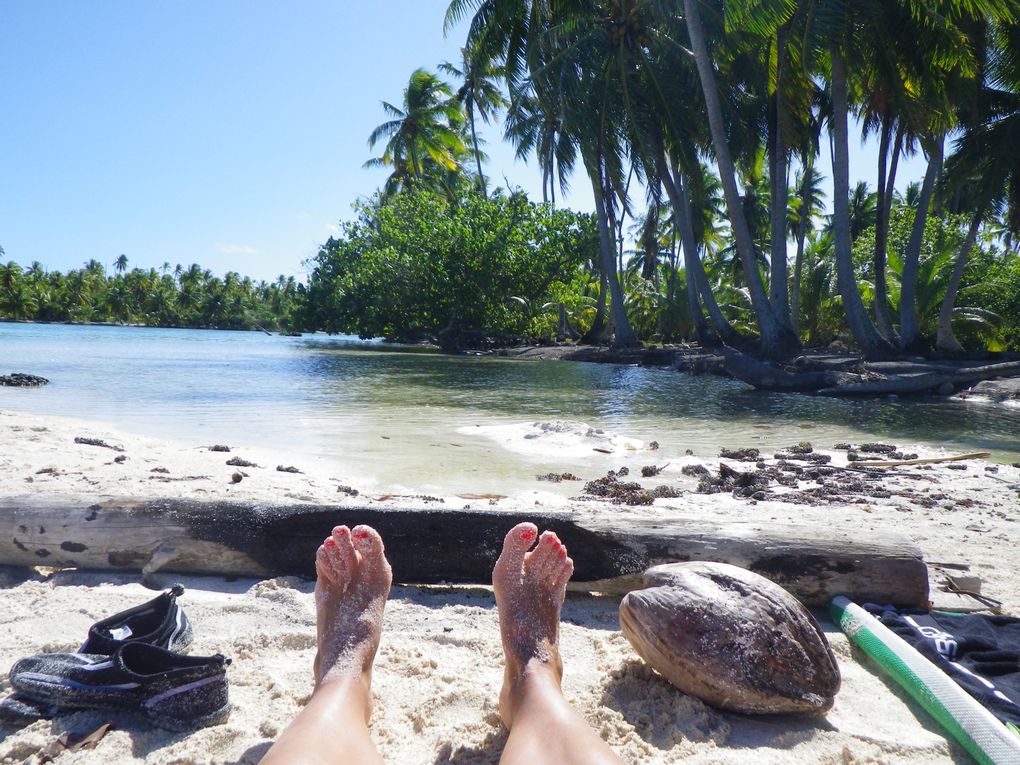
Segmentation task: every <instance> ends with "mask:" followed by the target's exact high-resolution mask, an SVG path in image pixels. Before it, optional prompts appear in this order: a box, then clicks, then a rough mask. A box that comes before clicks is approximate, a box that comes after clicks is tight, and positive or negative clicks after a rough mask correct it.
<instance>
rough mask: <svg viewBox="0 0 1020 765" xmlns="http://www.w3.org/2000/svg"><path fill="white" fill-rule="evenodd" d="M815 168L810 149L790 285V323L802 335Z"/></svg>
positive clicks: (802, 188) (801, 188)
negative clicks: (802, 289) (802, 285)
mask: <svg viewBox="0 0 1020 765" xmlns="http://www.w3.org/2000/svg"><path fill="white" fill-rule="evenodd" d="M814 168H815V155H814V154H813V153H812V152H810V151H808V153H807V160H806V161H805V163H804V173H803V176H802V182H801V185H800V221H798V223H797V255H796V257H795V258H794V265H793V285H792V286H791V287H790V323H791V324H792V326H793V331H794V332H796V333H797V337H800V280H801V274H802V273H803V271H804V239H805V237H806V236H807V227H808V223H809V222H810V220H809V219H810V217H811V176H812V174H813V173H814Z"/></svg>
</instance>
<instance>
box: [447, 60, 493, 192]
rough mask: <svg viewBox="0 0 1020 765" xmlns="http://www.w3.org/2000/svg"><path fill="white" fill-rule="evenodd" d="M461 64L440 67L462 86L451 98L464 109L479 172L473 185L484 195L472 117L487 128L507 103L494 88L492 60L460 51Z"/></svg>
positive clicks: (483, 176)
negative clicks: (476, 117)
mask: <svg viewBox="0 0 1020 765" xmlns="http://www.w3.org/2000/svg"><path fill="white" fill-rule="evenodd" d="M460 52H461V59H462V63H461V65H460V68H458V67H456V66H454V65H453V64H451V63H450V62H449V61H446V62H444V63H442V64H440V65H439V69H440V70H441V71H443V72H445V73H446V74H449V75H452V76H454V77H457V78H458V79H460V80H461V85H460V87H459V88H458V89H457V92H456V93H455V94H454V98H455V99H456V100H457V102H458V103H459V104H461V105H462V106H463V107H464V113H465V114H466V115H467V122H468V128H469V129H470V131H471V145H472V148H473V149H474V155H475V165H476V168H477V171H478V176H477V178H476V181H477V183H478V187H479V189H481V192H482V194H483V195H485V193H486V188H485V174H484V173H483V172H482V152H481V149H480V147H479V144H478V132H477V130H476V128H475V116H476V115H477V116H478V117H481V119H482V122H484V123H485V124H489V122H490V121H491V120H492V118H493V117H494V116H495V114H496V112H497V111H498V110H499V109H502V108H503V107H505V106H506V104H507V102H506V99H505V98H504V97H503V93H502V92H501V91H500V89H499V86H498V85H497V84H496V78H497V77H498V76H499V75H500V69H499V67H497V66H496V65H495V64H493V62H492V61H491V60H487V59H485V58H483V57H482V56H481V55H479V54H478V52H477V51H474V50H472V49H471V48H469V47H466V46H465V47H464V48H461V51H460Z"/></svg>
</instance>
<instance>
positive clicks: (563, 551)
mask: <svg viewBox="0 0 1020 765" xmlns="http://www.w3.org/2000/svg"><path fill="white" fill-rule="evenodd" d="M560 557H561V558H566V557H567V548H566V547H563V546H561V547H560Z"/></svg>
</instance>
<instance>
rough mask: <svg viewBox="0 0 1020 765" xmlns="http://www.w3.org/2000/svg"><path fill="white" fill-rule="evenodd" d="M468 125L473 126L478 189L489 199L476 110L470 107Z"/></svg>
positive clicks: (472, 134) (472, 138)
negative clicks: (476, 121) (476, 127)
mask: <svg viewBox="0 0 1020 765" xmlns="http://www.w3.org/2000/svg"><path fill="white" fill-rule="evenodd" d="M467 115H468V124H469V125H470V126H471V143H472V145H473V146H474V147H475V165H476V166H477V167H478V188H480V189H481V190H482V196H483V197H487V196H488V195H489V194H488V190H487V189H486V188H485V176H484V175H482V153H481V151H480V150H479V148H478V134H477V133H475V110H474V109H473V108H472V107H471V106H470V104H469V105H468V109H467Z"/></svg>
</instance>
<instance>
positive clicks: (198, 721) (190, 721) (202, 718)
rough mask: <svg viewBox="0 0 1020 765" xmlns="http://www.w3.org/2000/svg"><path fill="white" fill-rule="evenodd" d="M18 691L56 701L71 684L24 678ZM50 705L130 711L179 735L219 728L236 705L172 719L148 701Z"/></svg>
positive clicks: (61, 708) (70, 701)
mask: <svg viewBox="0 0 1020 765" xmlns="http://www.w3.org/2000/svg"><path fill="white" fill-rule="evenodd" d="M16 687H17V689H18V691H20V692H21V693H24V694H25V695H26V696H28V697H30V698H31V697H33V696H35V697H39V698H43V699H54V697H55V696H56V697H60V696H65V695H66V691H67V688H68V685H67V684H66V683H60V682H51V681H49V680H46V679H43V678H42V677H39V676H34V677H33V676H31V675H29V676H28V677H26V676H25V675H21V676H19V678H18V684H17V686H16ZM102 689H103V690H116V689H115V688H111V687H110V686H105V687H104V688H102ZM45 703H47V704H50V705H52V707H53V708H54V709H56V710H57V712H58V714H59V713H61V712H65V711H71V710H88V709H105V710H110V711H116V712H127V713H128V714H133V715H136V716H141V717H144V718H145V719H146V720H148V721H149V722H151V723H152V724H153V725H156V726H157V727H159V728H163V729H165V730H172V731H177V732H187V731H191V730H195V729H197V728H206V727H208V726H210V725H217V724H219V723H222V722H225V721H226V720H227V718H228V717H230V712H231V710H232V709H233V705H232V704H231V703H230V702H227V703H226V704H225V705H223V706H222V707H220V708H218V709H215V710H213V711H212V712H209V713H208V714H205V715H199V716H197V717H187V718H182V717H173V716H172V715H167V714H165V713H164V714H156V713H155V712H151V711H150V710H148V709H146V708H145V704H146V701H144V700H143V701H141V705H142V708H141V709H139V708H138V702H137V701H132V703H131V706H126V705H124V704H116V703H111V702H104V701H102V700H99V699H97V700H96V701H95V702H92V701H89V700H75V699H63V698H61V700H60V702H59V703H57V702H56V701H55V700H54V701H47V702H45Z"/></svg>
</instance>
